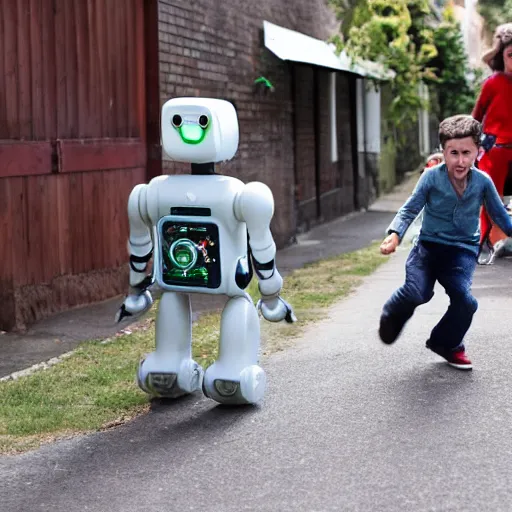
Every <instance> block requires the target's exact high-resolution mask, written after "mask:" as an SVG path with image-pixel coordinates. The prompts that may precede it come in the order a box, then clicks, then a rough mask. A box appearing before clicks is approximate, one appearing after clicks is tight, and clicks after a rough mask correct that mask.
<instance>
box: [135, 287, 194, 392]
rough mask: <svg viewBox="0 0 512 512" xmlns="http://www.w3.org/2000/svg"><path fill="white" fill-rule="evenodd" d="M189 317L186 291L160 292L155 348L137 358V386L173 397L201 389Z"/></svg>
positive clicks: (188, 301) (188, 298)
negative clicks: (153, 350) (192, 345)
mask: <svg viewBox="0 0 512 512" xmlns="http://www.w3.org/2000/svg"><path fill="white" fill-rule="evenodd" d="M191 344H192V319H191V310H190V297H189V296H188V295H187V294H181V293H173V292H167V293H164V294H162V298H161V299H160V305H159V308H158V315H157V319H156V350H155V352H152V353H151V354H149V355H148V356H147V357H146V358H145V359H144V360H142V361H141V363H140V365H139V371H138V375H137V377H138V383H139V387H140V388H141V389H142V390H143V391H145V392H146V393H149V394H150V395H153V396H160V397H168V398H176V397H178V396H181V395H184V394H187V393H192V392H194V391H196V390H198V389H201V386H202V381H203V368H202V367H201V366H200V365H199V364H198V363H196V362H195V361H194V360H193V359H192V347H191Z"/></svg>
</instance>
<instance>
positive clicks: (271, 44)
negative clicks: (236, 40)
mask: <svg viewBox="0 0 512 512" xmlns="http://www.w3.org/2000/svg"><path fill="white" fill-rule="evenodd" d="M263 32H264V35H265V46H266V47H267V48H268V49H269V50H270V51H271V52H272V53H273V54H275V55H276V56H277V57H279V58H280V59H281V60H289V61H293V62H301V63H304V64H312V65H314V66H321V67H324V68H329V69H333V70H337V71H345V72H348V73H354V74H356V75H359V76H362V77H365V76H367V77H370V78H377V79H379V80H390V79H392V78H393V77H394V76H395V74H394V72H393V71H390V70H386V69H384V66H382V65H381V64H379V63H377V62H369V61H357V62H354V61H352V59H351V58H350V57H349V56H348V55H347V54H346V53H345V52H344V51H343V52H342V53H341V54H340V55H339V56H338V55H336V52H335V47H334V45H333V44H328V43H326V42H325V41H322V40H320V39H315V38H314V37H310V36H307V35H306V34H302V33H300V32H296V31H295V30H290V29H288V28H284V27H280V26H279V25H274V24H273V23H270V22H268V21H263Z"/></svg>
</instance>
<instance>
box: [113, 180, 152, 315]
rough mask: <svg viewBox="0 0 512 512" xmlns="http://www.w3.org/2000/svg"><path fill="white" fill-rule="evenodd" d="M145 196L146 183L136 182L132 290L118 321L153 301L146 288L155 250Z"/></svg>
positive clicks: (131, 204) (130, 201)
mask: <svg viewBox="0 0 512 512" xmlns="http://www.w3.org/2000/svg"><path fill="white" fill-rule="evenodd" d="M146 199H147V185H144V184H141V185H137V186H136V187H135V188H134V189H133V190H132V192H131V194H130V197H129V198H128V219H129V223H130V237H129V240H128V253H129V255H130V292H129V294H128V296H127V297H126V299H125V300H124V302H123V304H122V305H121V308H120V309H119V311H118V312H117V315H116V321H117V322H120V321H121V320H123V319H124V318H126V317H133V316H138V315H140V314H142V313H144V312H146V311H147V310H148V309H149V308H150V307H151V305H152V304H153V298H152V297H151V293H150V292H149V290H148V289H147V288H148V287H149V286H150V285H151V284H152V277H151V276H148V275H147V274H146V269H147V266H148V262H149V260H150V259H151V256H152V254H153V240H152V238H151V230H150V226H151V221H150V219H149V216H148V213H147V202H146Z"/></svg>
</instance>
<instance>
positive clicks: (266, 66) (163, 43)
mask: <svg viewBox="0 0 512 512" xmlns="http://www.w3.org/2000/svg"><path fill="white" fill-rule="evenodd" d="M263 20H267V21H269V22H271V23H275V24H277V25H281V26H284V27H287V28H290V29H293V30H297V31H299V32H302V33H305V34H307V35H310V36H313V37H316V38H319V39H327V37H328V36H329V35H330V34H331V33H333V32H334V31H335V28H336V22H335V17H334V15H333V14H332V12H331V11H330V9H329V8H328V7H327V6H326V3H325V2H324V0H295V1H294V2H293V3H291V2H287V1H286V0H258V1H257V2H254V1H248V0H195V1H194V2H187V1H182V0H160V4H159V38H160V75H161V76H160V82H161V102H162V103H163V102H165V101H166V100H167V99H169V98H171V97H176V96H188V95H190V96H209V97H216V98H224V99H227V100H230V101H232V102H234V103H235V106H236V108H237V112H238V117H239V124H240V145H239V150H238V154H237V156H236V157H235V158H234V159H233V160H232V161H230V162H227V163H225V164H222V166H221V167H220V169H219V170H220V172H223V173H225V174H229V175H232V176H236V177H239V178H241V179H242V180H243V181H246V182H247V181H251V180H258V181H262V182H263V183H266V184H267V185H268V186H269V187H270V188H271V189H272V191H273V193H274V198H275V202H276V212H275V216H274V220H273V224H272V230H273V233H274V236H275V238H276V242H277V244H278V245H279V246H282V245H285V244H286V243H288V242H289V240H290V239H291V238H292V237H293V236H294V235H295V233H296V230H297V211H296V205H295V190H294V181H295V180H294V153H295V149H294V124H293V117H294V109H293V88H292V76H293V71H292V69H291V66H292V65H291V64H289V63H286V62H283V61H281V60H280V59H278V58H277V57H275V56H274V55H273V54H272V53H271V52H269V51H268V50H267V49H266V48H265V47H264V45H263ZM323 73H325V72H323ZM305 74H306V75H308V74H311V75H312V72H311V69H310V71H309V72H308V71H305ZM325 74H326V73H325ZM261 75H263V76H265V77H266V78H268V79H269V80H270V81H271V82H272V83H273V85H274V87H275V92H273V93H270V94H266V95H263V94H261V92H255V91H254V88H253V82H254V80H255V79H256V78H258V77H259V76H261ZM339 76H341V75H339ZM305 94H306V96H305V100H304V101H306V102H307V101H308V99H307V98H308V94H309V93H307V92H306V93H305ZM339 103H342V102H339ZM308 109H309V106H306V108H305V110H304V111H303V112H302V113H301V114H299V121H298V125H297V131H298V134H299V140H302V141H304V147H301V148H300V154H301V155H302V157H303V158H304V161H303V162H302V168H301V167H300V166H299V172H307V171H308V169H307V167H309V166H310V165H312V164H314V161H312V160H311V154H312V152H311V154H310V152H309V151H308V144H311V141H308V134H311V123H310V121H309V118H308V116H309V115H310V113H308V112H309V110H308ZM327 113H328V112H327ZM302 123H304V125H303V124H302ZM327 126H328V125H327ZM327 140H328V138H327ZM340 141H341V138H340ZM322 151H323V150H322ZM329 151H330V149H329V148H327V155H328V156H329ZM301 161H302V159H301ZM305 162H307V167H306V163H305ZM329 163H330V160H329ZM334 167H336V166H334ZM338 167H339V165H338ZM164 169H168V170H170V171H171V172H189V170H188V167H187V165H186V164H173V163H171V162H164ZM300 169H302V170H300ZM309 172H311V173H313V174H312V175H313V176H314V167H312V168H311V169H309ZM350 172H352V171H351V170H350ZM338 174H339V173H338ZM338 174H337V173H336V172H335V171H334V173H333V172H332V170H331V171H328V174H327V175H326V177H325V179H326V180H327V181H328V183H327V182H326V184H325V186H326V187H327V186H331V185H332V183H338V185H337V186H339V185H340V184H341V183H342V182H343V179H341V181H340V178H339V175H338ZM308 188H309V187H308ZM299 192H301V193H302V194H306V195H310V194H311V190H309V189H308V190H302V191H299ZM313 193H314V191H313ZM304 197H305V196H304ZM342 209H346V208H342Z"/></svg>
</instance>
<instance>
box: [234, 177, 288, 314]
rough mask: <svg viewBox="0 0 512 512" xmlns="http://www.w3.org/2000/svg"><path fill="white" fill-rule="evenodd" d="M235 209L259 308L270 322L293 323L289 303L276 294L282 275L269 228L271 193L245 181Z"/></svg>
mask: <svg viewBox="0 0 512 512" xmlns="http://www.w3.org/2000/svg"><path fill="white" fill-rule="evenodd" d="M234 210H235V217H236V218H237V219H238V220H239V221H241V222H245V223H246V225H247V231H248V233H249V245H250V247H251V252H252V261H253V264H254V269H255V271H256V276H257V278H258V288H259V291H260V293H261V299H260V300H259V301H258V310H259V311H260V312H261V313H262V315H263V317H264V318H265V319H266V320H268V321H270V322H279V321H281V320H286V321H287V322H290V323H291V322H295V321H296V320H297V318H296V317H295V315H294V313H293V310H292V308H291V306H290V305H289V304H288V303H287V302H286V301H285V300H283V299H282V298H281V297H280V296H279V293H280V291H281V288H282V287H283V278H282V277H281V275H280V274H279V271H278V270H277V268H276V265H275V255H276V244H275V242H274V239H273V237H272V233H271V231H270V221H271V220H272V216H273V215H274V198H273V196H272V192H271V191H270V189H269V188H268V187H267V186H266V185H264V184H263V183H258V182H252V183H248V184H247V185H245V187H244V188H243V190H242V191H241V192H240V193H239V194H238V196H237V198H236V200H235V204H234Z"/></svg>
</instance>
